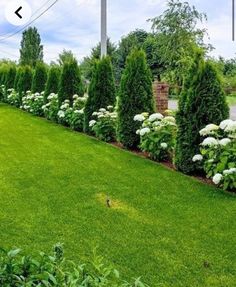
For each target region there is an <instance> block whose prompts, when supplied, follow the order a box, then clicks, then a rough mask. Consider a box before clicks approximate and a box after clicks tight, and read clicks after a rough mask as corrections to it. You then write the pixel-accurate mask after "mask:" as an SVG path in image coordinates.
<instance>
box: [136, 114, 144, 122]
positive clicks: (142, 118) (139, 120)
mask: <svg viewBox="0 0 236 287" xmlns="http://www.w3.org/2000/svg"><path fill="white" fill-rule="evenodd" d="M144 120H145V117H144V116H143V115H136V116H135V117H134V121H135V122H143V121H144Z"/></svg>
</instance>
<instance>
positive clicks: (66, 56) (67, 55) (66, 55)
mask: <svg viewBox="0 0 236 287" xmlns="http://www.w3.org/2000/svg"><path fill="white" fill-rule="evenodd" d="M74 60H75V56H74V54H73V52H72V51H71V50H66V49H64V50H63V51H62V52H61V53H60V54H59V59H58V63H59V65H60V66H63V65H64V64H65V63H68V62H72V61H74Z"/></svg>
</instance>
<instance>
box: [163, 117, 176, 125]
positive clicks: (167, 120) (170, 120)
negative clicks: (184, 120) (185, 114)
mask: <svg viewBox="0 0 236 287" xmlns="http://www.w3.org/2000/svg"><path fill="white" fill-rule="evenodd" d="M164 120H165V121H166V122H170V123H173V124H175V123H176V120H175V118H174V117H172V116H167V117H165V118H164Z"/></svg>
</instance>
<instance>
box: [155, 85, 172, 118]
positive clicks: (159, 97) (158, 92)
mask: <svg viewBox="0 0 236 287" xmlns="http://www.w3.org/2000/svg"><path fill="white" fill-rule="evenodd" d="M169 90H170V86H169V85H168V84H167V83H160V82H158V81H157V80H155V81H154V83H153V93H154V98H155V101H156V111H157V112H159V113H161V114H164V113H165V111H166V110H168V97H169Z"/></svg>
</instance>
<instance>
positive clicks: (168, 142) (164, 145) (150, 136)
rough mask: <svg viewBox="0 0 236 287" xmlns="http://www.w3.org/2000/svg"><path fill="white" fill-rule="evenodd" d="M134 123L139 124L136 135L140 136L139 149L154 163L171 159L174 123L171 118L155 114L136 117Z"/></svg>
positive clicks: (173, 119) (174, 130) (174, 132)
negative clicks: (147, 154)
mask: <svg viewBox="0 0 236 287" xmlns="http://www.w3.org/2000/svg"><path fill="white" fill-rule="evenodd" d="M134 121H136V122H140V129H139V130H137V134H138V135H139V136H140V148H141V150H142V151H143V152H147V153H149V155H150V157H151V158H152V159H154V160H156V161H164V160H168V159H171V158H172V157H173V151H174V144H175V135H176V130H177V127H176V123H175V118H174V117H173V116H166V117H164V116H163V115H162V114H159V113H155V114H152V115H150V116H149V115H148V114H147V113H143V114H140V115H136V116H135V117H134Z"/></svg>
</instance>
